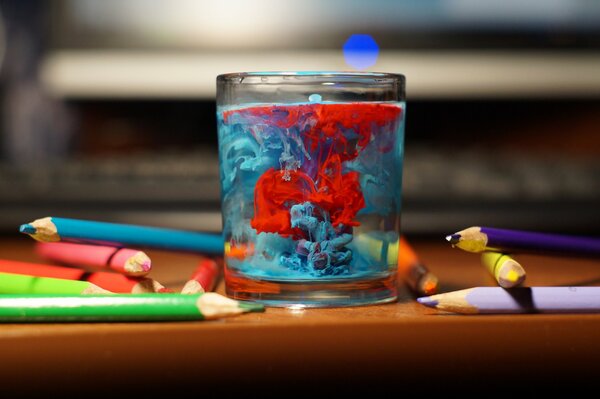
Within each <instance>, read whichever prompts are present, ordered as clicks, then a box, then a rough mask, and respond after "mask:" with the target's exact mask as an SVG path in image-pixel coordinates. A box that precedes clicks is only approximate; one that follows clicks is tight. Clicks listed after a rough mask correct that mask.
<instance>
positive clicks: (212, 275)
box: [181, 258, 219, 294]
mask: <svg viewBox="0 0 600 399" xmlns="http://www.w3.org/2000/svg"><path fill="white" fill-rule="evenodd" d="M218 276H219V265H218V264H217V262H216V261H215V260H214V259H211V258H202V260H200V263H198V267H197V268H196V270H194V273H193V274H192V277H191V278H190V280H189V281H188V282H187V283H185V285H184V286H183V289H182V290H181V293H182V294H197V293H202V292H204V291H212V289H213V288H214V286H215V283H216V282H217V277H218Z"/></svg>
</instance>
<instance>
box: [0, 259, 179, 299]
mask: <svg viewBox="0 0 600 399" xmlns="http://www.w3.org/2000/svg"><path fill="white" fill-rule="evenodd" d="M0 272H5V273H13V274H27V275H31V276H36V277H49V278H59V279H65V280H80V281H81V282H87V283H92V284H93V285H96V286H98V287H101V288H104V289H105V290H108V291H111V292H118V293H127V294H129V293H131V294H141V293H145V292H168V290H167V289H166V288H165V287H163V286H162V285H161V284H160V283H159V282H157V281H156V280H153V279H150V278H145V277H139V278H134V277H127V276H124V275H122V274H119V273H108V272H93V273H89V272H86V271H85V270H82V269H75V268H71V267H64V266H54V265H43V264H38V263H26V262H17V261H12V260H4V259H0Z"/></svg>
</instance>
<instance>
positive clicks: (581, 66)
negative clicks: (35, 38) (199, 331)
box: [40, 50, 600, 99]
mask: <svg viewBox="0 0 600 399" xmlns="http://www.w3.org/2000/svg"><path fill="white" fill-rule="evenodd" d="M348 69H349V68H348V67H347V65H346V64H345V62H344V59H343V56H342V54H341V52H339V51H294V52H239V53H237V54H236V53H230V52H202V53H159V52H149V51H148V52H142V51H135V52H130V51H123V50H119V51H116V50H114V51H112V50H111V51H108V50H102V51H99V50H98V51H89V50H86V51H83V50H80V51H76V50H70V51H57V52H53V53H50V54H49V55H48V56H47V57H46V59H45V60H44V62H43V63H42V65H41V69H40V78H41V81H42V84H43V85H44V87H45V88H46V89H47V90H48V91H49V92H50V93H52V94H53V95H55V96H58V97H63V98H90V99H93V98H97V99H102V98H180V99H185V98H202V99H212V98H214V96H215V90H216V88H215V78H216V76H217V75H219V74H222V73H227V72H240V71H274V70H348ZM371 69H372V70H374V71H380V72H394V73H402V74H404V75H406V77H407V93H408V97H409V98H413V99H414V98H509V97H522V98H529V97H532V98H545V97H551V98H560V97H577V98H581V97H598V96H600V53H598V52H594V53H592V52H588V53H582V52H562V53H561V52H552V53H548V52H510V51H477V52H474V51H471V52H467V51H460V52H459V51H445V52H441V51H440V52H415V51H412V52H411V51H389V52H382V53H381V54H380V57H379V60H378V62H377V64H376V65H375V66H374V67H373V68H371Z"/></svg>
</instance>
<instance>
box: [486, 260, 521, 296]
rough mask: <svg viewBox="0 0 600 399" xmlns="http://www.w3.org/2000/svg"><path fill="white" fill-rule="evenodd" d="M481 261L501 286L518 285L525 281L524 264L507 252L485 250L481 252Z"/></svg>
mask: <svg viewBox="0 0 600 399" xmlns="http://www.w3.org/2000/svg"><path fill="white" fill-rule="evenodd" d="M481 263H483V265H484V266H485V267H486V269H488V270H489V272H490V273H491V274H492V276H494V278H495V279H496V281H497V282H498V285H499V286H500V287H503V288H511V287H517V286H519V285H521V284H522V283H523V281H525V277H526V273H525V269H523V266H521V265H520V264H519V262H517V261H516V260H514V259H513V258H511V257H510V256H508V255H506V254H503V253H500V252H484V253H482V254H481Z"/></svg>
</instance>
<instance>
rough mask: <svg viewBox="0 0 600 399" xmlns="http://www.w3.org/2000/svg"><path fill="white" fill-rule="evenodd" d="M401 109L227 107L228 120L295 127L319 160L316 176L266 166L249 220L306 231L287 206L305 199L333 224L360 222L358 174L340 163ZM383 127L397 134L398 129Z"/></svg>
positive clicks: (284, 230)
mask: <svg viewBox="0 0 600 399" xmlns="http://www.w3.org/2000/svg"><path fill="white" fill-rule="evenodd" d="M400 112H401V109H400V108H399V107H398V106H396V105H390V104H380V103H347V104H322V103H315V104H297V105H273V106H258V107H249V108H243V109H237V110H229V111H225V112H224V113H223V121H224V123H228V122H229V120H230V118H231V117H232V116H234V115H238V116H239V117H240V119H239V120H241V121H245V122H249V123H252V124H265V125H271V126H277V127H279V128H282V129H291V128H295V129H297V130H298V132H299V134H300V136H301V137H302V140H303V142H304V146H305V147H306V149H307V150H308V151H309V152H310V153H311V154H314V156H315V157H316V161H317V162H318V168H317V171H316V176H314V179H313V177H311V176H309V175H308V174H307V172H306V171H305V170H303V168H302V167H300V169H299V170H289V171H285V173H284V171H281V170H275V169H273V168H271V169H269V170H267V171H266V172H265V173H264V174H263V175H262V176H261V177H260V178H259V179H258V181H257V183H256V187H255V190H254V218H253V219H252V220H251V226H252V227H253V228H254V229H256V230H257V231H258V232H263V231H264V232H272V233H279V234H280V235H282V236H289V235H292V236H295V237H302V236H303V234H304V233H303V232H302V230H300V229H298V228H292V227H291V224H290V214H289V209H290V208H291V207H292V206H293V205H295V204H300V203H303V202H311V203H313V204H315V205H317V206H318V207H320V208H321V209H322V210H323V211H326V212H327V213H328V214H329V218H330V221H331V224H332V225H333V226H334V227H338V226H340V225H344V226H357V225H358V224H359V223H358V222H357V221H356V220H354V219H355V217H356V214H357V212H358V211H359V210H360V209H361V208H363V207H364V206H365V201H364V197H363V194H362V192H361V190H360V184H359V180H358V179H359V175H358V172H347V173H342V163H343V162H345V161H349V160H352V159H354V158H356V157H357V156H358V154H359V151H360V149H362V148H364V147H365V146H366V145H367V144H368V143H369V142H370V141H371V136H372V135H373V133H374V130H375V131H376V130H377V129H380V128H382V127H384V126H386V125H388V126H389V125H390V124H392V123H394V122H395V121H397V120H398V119H399V118H398V117H399V114H400ZM380 132H381V134H385V132H387V133H388V134H394V133H395V129H381V130H380ZM380 150H381V151H388V150H389V148H381V149H380ZM284 175H285V178H284Z"/></svg>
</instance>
